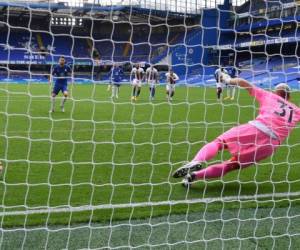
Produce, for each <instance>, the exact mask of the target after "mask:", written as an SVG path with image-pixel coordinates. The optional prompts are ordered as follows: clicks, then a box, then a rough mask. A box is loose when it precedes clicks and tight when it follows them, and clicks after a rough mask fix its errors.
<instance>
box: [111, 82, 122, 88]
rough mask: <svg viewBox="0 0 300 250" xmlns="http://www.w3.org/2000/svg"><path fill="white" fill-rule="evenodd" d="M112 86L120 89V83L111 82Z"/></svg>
mask: <svg viewBox="0 0 300 250" xmlns="http://www.w3.org/2000/svg"><path fill="white" fill-rule="evenodd" d="M112 84H113V85H114V86H117V87H120V86H121V82H112Z"/></svg>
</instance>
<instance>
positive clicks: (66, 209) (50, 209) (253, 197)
mask: <svg viewBox="0 0 300 250" xmlns="http://www.w3.org/2000/svg"><path fill="white" fill-rule="evenodd" d="M296 196H300V191H299V192H284V193H266V194H257V195H236V196H224V197H208V198H199V199H187V200H172V201H157V202H136V203H122V204H102V205H84V206H78V207H72V206H63V207H48V208H39V209H29V210H16V211H5V212H0V217H2V216H19V215H34V214H46V213H68V212H69V213H71V212H85V211H93V210H100V209H119V208H136V207H149V206H168V205H184V204H196V203H212V202H230V201H233V202H238V201H246V200H257V199H264V198H286V199H288V198H289V197H296Z"/></svg>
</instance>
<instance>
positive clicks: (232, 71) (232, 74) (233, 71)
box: [228, 67, 239, 78]
mask: <svg viewBox="0 0 300 250" xmlns="http://www.w3.org/2000/svg"><path fill="white" fill-rule="evenodd" d="M228 72H229V75H230V77H231V78H236V77H238V76H239V72H238V70H237V69H236V68H235V67H232V68H230V69H228Z"/></svg>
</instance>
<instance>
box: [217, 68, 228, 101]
mask: <svg viewBox="0 0 300 250" xmlns="http://www.w3.org/2000/svg"><path fill="white" fill-rule="evenodd" d="M222 73H225V74H228V72H227V70H226V69H224V68H219V69H217V70H216V71H215V79H216V85H217V99H218V101H220V100H221V94H222V92H223V87H224V84H223V83H222V82H221V75H222Z"/></svg>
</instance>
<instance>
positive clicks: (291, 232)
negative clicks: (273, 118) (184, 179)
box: [0, 0, 300, 249]
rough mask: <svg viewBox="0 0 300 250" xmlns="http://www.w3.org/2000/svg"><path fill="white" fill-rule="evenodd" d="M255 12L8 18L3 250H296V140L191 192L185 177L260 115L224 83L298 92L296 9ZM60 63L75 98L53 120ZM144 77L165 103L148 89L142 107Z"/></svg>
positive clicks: (184, 4)
mask: <svg viewBox="0 0 300 250" xmlns="http://www.w3.org/2000/svg"><path fill="white" fill-rule="evenodd" d="M224 2H225V3H224ZM245 2H246V1H201V0H199V1H195V0H193V1H192V0H191V1H175V0H174V1H135V2H131V1H119V2H117V3H115V2H114V1H93V2H91V1H74V2H69V3H68V4H67V3H66V4H62V3H58V2H56V1H47V2H40V1H39V2H38V3H37V2H34V1H32V2H30V3H28V2H22V1H8V2H7V1H6V2H1V3H0V64H1V66H0V81H1V83H0V103H1V104H0V131H1V133H0V159H1V161H2V165H3V168H4V169H3V173H2V179H1V182H0V196H1V206H0V209H1V211H0V217H1V231H0V235H1V238H0V245H1V248H3V249H6V248H8V249H69V248H70V249H107V248H112V249H125V248H137V249H149V248H155V249H156V248H157V249H165V248H169V249H173V248H174V249H184V248H188V249H209V248H211V249H220V248H222V249H227V248H233V249H244V248H246V247H250V248H256V249H257V248H268V249H269V248H270V249H297V243H300V242H299V233H300V232H299V226H298V225H299V221H300V215H299V195H300V194H299V191H298V190H299V185H300V182H299V179H300V176H299V171H298V165H299V150H300V144H299V140H298V138H299V136H298V133H299V129H298V127H297V128H296V129H295V131H294V132H293V134H292V136H290V137H289V138H288V139H287V140H286V141H285V142H284V143H283V144H282V145H280V148H279V150H278V152H277V153H276V154H275V155H273V156H272V157H270V158H268V159H266V160H265V161H263V162H260V163H258V164H257V165H254V166H252V167H249V168H247V169H244V170H241V169H238V170H236V171H234V172H232V173H230V174H228V175H226V176H223V177H220V178H217V179H213V180H203V181H200V182H197V183H194V184H193V185H192V186H191V187H190V188H185V187H182V185H181V184H180V183H179V182H178V180H176V179H174V178H172V173H173V171H175V169H177V168H178V167H180V166H182V165H183V164H185V163H186V162H187V161H189V160H191V159H193V157H194V155H195V154H196V153H197V152H198V150H199V148H201V147H202V146H203V145H205V144H206V143H208V142H210V141H212V140H214V139H215V138H216V137H217V136H218V135H220V134H221V133H223V132H224V131H226V130H228V129H230V128H231V127H233V126H235V125H237V124H242V123H246V122H248V121H249V120H253V119H254V118H255V116H256V112H257V106H256V104H255V101H254V100H253V98H252V97H249V95H248V94H247V92H246V91H244V90H239V89H236V90H235V91H236V93H235V95H234V96H230V97H234V98H233V100H230V99H229V100H223V98H224V97H226V94H227V90H225V89H224V91H223V96H222V97H221V101H220V100H217V96H216V89H215V87H216V81H215V78H214V72H215V70H216V69H219V68H220V67H225V68H228V71H229V72H231V70H232V68H234V67H235V68H236V69H237V74H238V75H240V76H241V77H243V78H245V79H247V80H249V81H251V82H252V83H254V84H256V85H258V86H259V87H263V88H267V89H270V88H273V87H274V86H275V85H276V84H278V83H280V82H288V84H289V85H290V86H291V87H292V88H293V89H298V74H299V72H298V55H299V52H298V26H297V20H298V19H297V18H298V5H297V2H296V1H295V2H294V1H261V2H259V3H254V2H256V1H250V2H246V3H245ZM269 2H272V3H269ZM242 3H245V4H244V5H242V6H240V5H241V4H242ZM232 5H233V6H232ZM61 56H64V57H65V60H66V64H67V65H68V67H70V69H71V73H70V76H69V78H68V83H69V85H68V90H69V96H68V99H67V100H66V103H65V106H64V109H65V112H62V111H61V108H60V103H61V101H62V100H63V95H62V94H59V95H58V96H57V97H56V98H55V100H56V103H55V112H54V113H48V111H49V109H50V107H51V98H50V95H51V92H52V89H53V87H54V82H55V79H56V78H55V77H54V78H53V79H52V80H51V78H50V85H49V84H48V83H49V76H50V75H51V74H52V72H53V69H54V68H55V66H56V65H57V64H58V60H59V58H60V57H61ZM137 64H139V65H140V66H141V67H142V68H144V69H146V68H148V67H150V65H154V66H155V68H156V69H157V70H158V73H159V79H158V80H157V81H158V82H159V84H155V89H156V93H155V96H153V97H154V99H153V100H151V99H150V100H149V96H150V97H151V92H149V86H151V84H154V82H152V83H151V82H150V83H149V82H148V83H147V82H146V81H144V82H143V83H142V88H141V94H140V96H139V97H138V99H137V100H133V99H132V83H133V81H132V79H131V70H132V68H133V67H134V66H137ZM118 67H119V68H120V69H121V70H122V72H121V73H120V74H121V77H120V79H121V80H120V81H119V80H116V76H115V75H114V74H115V72H114V70H115V68H118ZM169 68H172V69H173V71H174V72H175V73H176V74H177V75H178V76H179V80H178V81H176V85H175V86H176V88H175V89H174V91H175V94H174V96H173V99H172V100H170V92H169V93H167V94H166V91H170V85H168V82H167V77H166V73H167V72H168V70H169ZM110 85H111V86H110ZM119 85H120V87H119ZM108 86H110V87H109V88H108ZM166 86H167V87H168V88H167V89H166ZM172 88H173V87H172ZM117 89H118V90H119V92H118V96H116V93H117V92H113V93H112V90H113V91H116V90H117ZM172 90H173V89H172ZM231 94H233V93H232V89H228V95H231ZM293 94H294V95H295V96H296V98H297V97H298V93H293ZM229 158H230V155H229V154H228V152H226V151H225V152H222V153H220V154H219V155H218V156H217V157H216V158H215V159H214V160H212V161H211V162H209V163H208V164H213V163H216V162H220V161H224V160H228V159H229Z"/></svg>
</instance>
